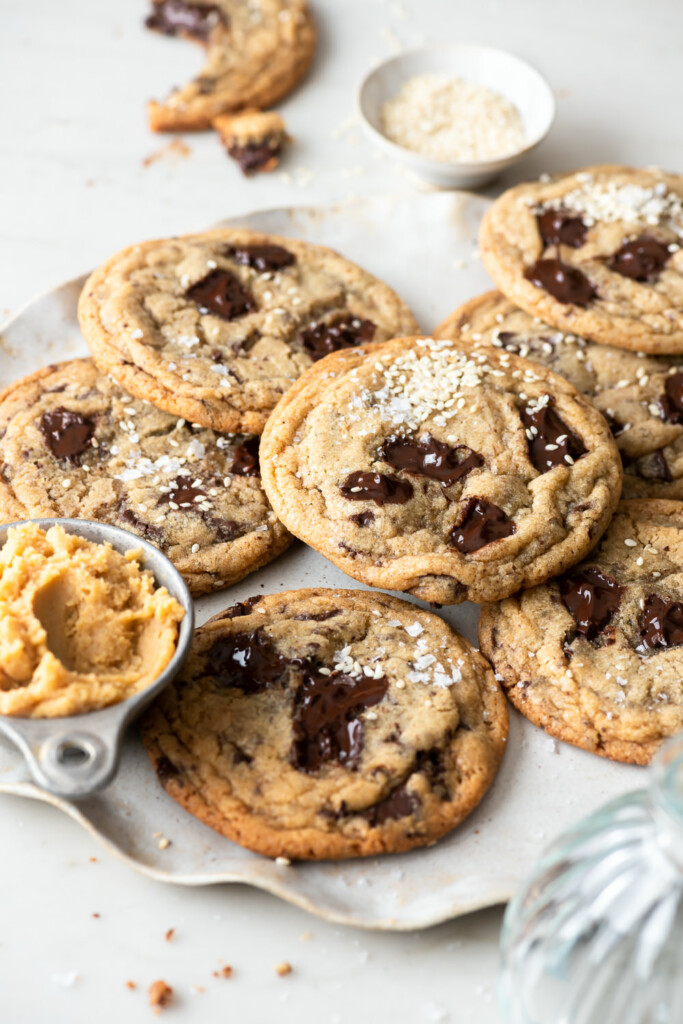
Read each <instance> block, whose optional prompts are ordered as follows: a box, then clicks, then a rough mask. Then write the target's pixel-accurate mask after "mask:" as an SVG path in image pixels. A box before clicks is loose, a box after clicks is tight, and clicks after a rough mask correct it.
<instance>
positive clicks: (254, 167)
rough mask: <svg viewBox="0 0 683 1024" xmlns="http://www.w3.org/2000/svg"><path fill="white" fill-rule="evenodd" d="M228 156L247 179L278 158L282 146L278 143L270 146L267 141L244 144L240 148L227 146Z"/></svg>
mask: <svg viewBox="0 0 683 1024" xmlns="http://www.w3.org/2000/svg"><path fill="white" fill-rule="evenodd" d="M226 148H227V151H228V156H231V157H232V158H233V160H234V161H235V163H236V164H238V165H239V167H240V169H241V171H242V173H243V174H245V175H246V176H247V177H249V175H250V174H256V172H257V171H260V170H262V169H263V168H264V167H265V166H266V165H267V164H269V163H270V161H271V160H272V159H273V157H276V156H279V155H280V152H281V150H282V145H281V144H280V143H279V142H278V143H276V144H272V143H270V142H268V141H267V140H266V141H264V142H245V143H244V145H242V146H237V145H232V146H227V147H226Z"/></svg>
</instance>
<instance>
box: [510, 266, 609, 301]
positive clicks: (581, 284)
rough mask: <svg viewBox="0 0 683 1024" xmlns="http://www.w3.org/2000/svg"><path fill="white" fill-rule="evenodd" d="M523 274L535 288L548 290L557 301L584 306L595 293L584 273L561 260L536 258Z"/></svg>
mask: <svg viewBox="0 0 683 1024" xmlns="http://www.w3.org/2000/svg"><path fill="white" fill-rule="evenodd" d="M524 276H525V278H526V279H527V281H531V283H532V284H533V285H535V286H536V287H537V288H543V290H544V291H546V292H550V294H551V295H552V296H554V298H556V299H557V301H558V302H565V303H571V304H572V305H574V306H582V307H585V306H587V305H588V304H589V303H590V302H591V300H592V299H594V298H595V296H596V295H597V291H596V290H595V288H594V287H593V285H592V284H591V282H590V281H589V280H588V278H587V277H586V275H585V274H582V273H581V271H580V270H577V268H576V267H570V266H569V264H567V263H563V262H562V260H558V259H548V260H537V261H536V263H534V264H533V265H532V266H530V267H527V269H526V270H525V271H524Z"/></svg>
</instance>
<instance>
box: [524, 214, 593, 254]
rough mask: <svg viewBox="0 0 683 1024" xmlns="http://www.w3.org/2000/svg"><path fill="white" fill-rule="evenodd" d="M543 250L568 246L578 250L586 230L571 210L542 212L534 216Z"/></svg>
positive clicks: (584, 237)
mask: <svg viewBox="0 0 683 1024" xmlns="http://www.w3.org/2000/svg"><path fill="white" fill-rule="evenodd" d="M536 223H537V224H538V230H539V234H540V236H541V239H542V241H543V248H544V249H547V248H548V246H549V245H568V246H570V248H572V249H580V248H581V246H582V245H583V243H584V241H585V239H586V231H587V230H588V228H587V227H586V225H585V224H584V222H583V221H582V220H581V218H580V217H578V216H577V215H576V214H575V213H572V212H571V210H563V209H559V210H544V211H543V213H539V214H537V216H536Z"/></svg>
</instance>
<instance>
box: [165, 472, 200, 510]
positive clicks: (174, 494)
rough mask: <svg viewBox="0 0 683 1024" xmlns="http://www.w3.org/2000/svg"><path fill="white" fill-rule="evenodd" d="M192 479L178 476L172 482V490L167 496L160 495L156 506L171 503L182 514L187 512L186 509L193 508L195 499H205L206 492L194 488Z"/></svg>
mask: <svg viewBox="0 0 683 1024" xmlns="http://www.w3.org/2000/svg"><path fill="white" fill-rule="evenodd" d="M192 481H193V477H191V476H178V477H176V479H175V480H174V481H173V486H172V489H171V490H170V491H169V492H168V493H167V494H162V496H161V497H160V498H159V501H158V502H157V504H159V505H168V504H170V502H173V504H174V505H178V506H179V508H181V509H182V510H183V512H187V511H188V509H191V508H195V507H196V502H195V500H194V499H195V498H206V496H207V494H206V491H205V490H203V488H201V487H195V485H194V483H193V482H192Z"/></svg>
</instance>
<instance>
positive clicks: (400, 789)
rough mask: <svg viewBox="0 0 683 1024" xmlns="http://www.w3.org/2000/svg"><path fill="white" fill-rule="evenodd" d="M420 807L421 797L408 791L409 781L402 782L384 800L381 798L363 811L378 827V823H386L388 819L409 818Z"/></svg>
mask: <svg viewBox="0 0 683 1024" xmlns="http://www.w3.org/2000/svg"><path fill="white" fill-rule="evenodd" d="M419 808H420V798H419V797H418V796H417V794H416V793H410V792H409V791H408V785H407V782H402V783H401V785H400V786H397V787H396V789H394V790H393V792H391V793H390V794H389V796H388V797H385V799H384V800H380V802H379V803H377V804H374V805H373V806H372V807H368V809H367V810H366V811H364V812H363V817H364V818H365V819H366V821H367V822H368V823H369V824H370V825H372V826H373V828H377V826H378V825H384V824H385V823H386V822H387V821H399V820H400V819H401V818H408V817H409V816H410V815H411V814H415V813H416V812H417V811H418V810H419Z"/></svg>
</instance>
